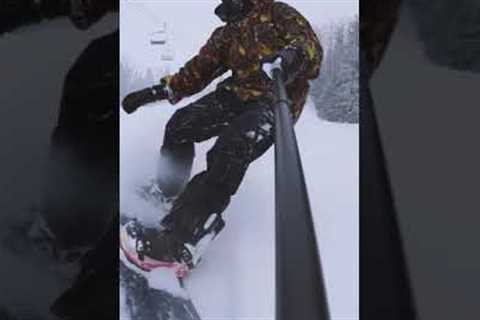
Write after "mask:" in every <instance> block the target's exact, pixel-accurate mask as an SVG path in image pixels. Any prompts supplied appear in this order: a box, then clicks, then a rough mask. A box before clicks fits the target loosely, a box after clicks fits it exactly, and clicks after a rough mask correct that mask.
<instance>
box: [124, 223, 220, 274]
mask: <svg viewBox="0 0 480 320" xmlns="http://www.w3.org/2000/svg"><path fill="white" fill-rule="evenodd" d="M167 220H168V219H167ZM224 226H225V222H224V221H223V219H222V218H221V217H220V216H219V215H216V214H215V215H212V216H211V217H210V219H208V221H207V222H206V223H205V225H204V226H202V227H199V228H196V231H195V234H194V235H193V236H192V237H191V239H189V240H187V241H184V240H181V239H180V238H179V237H178V236H176V234H175V230H170V229H169V228H168V227H166V225H165V224H164V225H163V226H162V227H161V228H160V229H156V228H151V227H150V228H149V227H144V226H142V225H141V224H140V223H139V222H138V221H137V220H132V221H130V222H128V223H126V224H125V225H123V226H122V227H121V229H120V249H121V258H122V259H123V260H124V262H125V263H126V264H127V265H128V266H133V267H134V268H137V269H140V271H143V272H150V271H152V270H155V269H159V268H167V269H170V270H173V271H174V272H175V274H176V276H177V277H178V278H179V279H182V278H184V277H185V276H187V275H188V273H189V271H190V270H192V269H193V268H195V267H196V266H197V265H198V263H199V262H200V258H201V256H202V254H203V253H204V252H205V249H206V248H207V246H208V244H209V243H210V242H211V241H212V240H213V239H214V238H215V237H216V235H217V234H218V233H219V232H220V231H221V230H222V229H223V227H224Z"/></svg>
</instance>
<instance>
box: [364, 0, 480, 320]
mask: <svg viewBox="0 0 480 320" xmlns="http://www.w3.org/2000/svg"><path fill="white" fill-rule="evenodd" d="M403 7H405V8H403ZM407 7H408V9H409V10H410V12H411V14H412V16H413V18H414V19H413V22H414V28H415V29H416V32H417V33H418V36H419V39H420V44H421V46H422V50H423V52H424V53H425V55H426V57H427V58H428V59H429V60H430V62H432V63H433V64H435V65H437V66H442V67H446V68H450V69H454V70H459V71H468V72H473V73H478V72H480V46H479V43H480V3H478V1H474V0H461V1H447V0H445V1H443V0H442V1H429V0H388V1H361V6H360V9H361V15H360V19H361V35H360V36H361V52H360V54H361V70H360V74H361V79H360V80H361V88H362V91H361V101H360V106H361V126H360V130H361V131H360V134H361V148H360V161H361V189H360V190H361V191H360V192H361V225H360V226H361V238H360V245H361V251H360V252H361V264H360V267H361V316H362V317H365V318H367V319H391V320H396V319H399V320H400V319H402V320H403V319H408V320H410V319H417V318H418V312H417V310H416V306H415V301H414V295H413V292H412V288H411V281H410V277H409V272H408V268H407V263H406V259H405V253H404V249H403V245H402V239H401V232H400V228H399V222H398V220H397V213H396V211H395V206H394V199H393V197H392V191H391V186H390V181H389V176H388V172H387V167H388V166H386V162H385V157H384V152H383V148H382V143H381V138H380V135H379V131H378V123H377V117H376V112H375V107H374V102H373V101H372V95H371V92H370V82H371V79H372V76H373V74H374V72H375V71H376V69H377V68H378V67H379V65H380V64H381V62H382V60H383V56H384V53H385V51H386V49H387V47H388V44H389V41H390V38H391V35H392V33H393V31H394V29H395V27H396V25H397V20H398V18H399V15H400V11H401V10H404V9H407ZM413 76H415V75H413ZM400 90H401V88H400Z"/></svg>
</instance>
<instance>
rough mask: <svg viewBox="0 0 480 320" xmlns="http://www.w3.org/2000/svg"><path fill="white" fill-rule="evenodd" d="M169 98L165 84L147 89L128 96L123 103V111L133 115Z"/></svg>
mask: <svg viewBox="0 0 480 320" xmlns="http://www.w3.org/2000/svg"><path fill="white" fill-rule="evenodd" d="M167 98H168V91H167V88H166V87H165V85H164V84H159V85H156V86H153V87H149V88H145V89H143V90H140V91H135V92H132V93H130V94H129V95H127V96H126V97H125V98H124V99H123V101H122V106H123V110H125V112H126V113H129V114H130V113H133V112H135V111H136V110H137V109H138V108H140V107H141V106H143V105H146V104H148V103H151V102H155V101H160V100H164V99H167Z"/></svg>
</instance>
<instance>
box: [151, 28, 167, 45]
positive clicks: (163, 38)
mask: <svg viewBox="0 0 480 320" xmlns="http://www.w3.org/2000/svg"><path fill="white" fill-rule="evenodd" d="M166 43H167V34H166V32H164V31H156V32H154V33H152V34H151V35H150V44H151V45H165V44H166Z"/></svg>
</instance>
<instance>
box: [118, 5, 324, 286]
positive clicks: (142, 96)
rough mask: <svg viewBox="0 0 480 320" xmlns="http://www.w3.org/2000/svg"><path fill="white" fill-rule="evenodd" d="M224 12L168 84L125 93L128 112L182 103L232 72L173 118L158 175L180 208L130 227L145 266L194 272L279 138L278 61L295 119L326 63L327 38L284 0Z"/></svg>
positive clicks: (131, 242) (130, 255) (126, 249)
mask: <svg viewBox="0 0 480 320" xmlns="http://www.w3.org/2000/svg"><path fill="white" fill-rule="evenodd" d="M215 13H216V14H217V16H218V17H219V18H220V19H221V20H222V21H223V22H225V24H224V25H223V26H221V27H219V28H217V29H216V30H215V31H214V32H213V34H212V35H211V37H210V39H209V40H208V42H207V43H206V44H205V45H204V46H203V47H202V48H201V49H200V52H199V53H198V55H196V56H195V57H193V58H192V59H191V60H190V61H189V62H187V63H186V65H185V66H184V67H183V68H181V69H180V70H179V71H178V72H177V73H176V74H173V75H170V76H167V77H164V78H163V79H161V81H160V84H158V85H155V86H153V87H151V88H146V89H143V90H140V91H138V92H134V93H131V94H129V95H128V96H127V97H125V99H124V100H123V102H122V105H123V108H124V110H125V111H126V112H127V113H132V112H134V111H135V110H137V109H138V108H139V107H141V106H143V105H146V104H148V103H152V102H155V101H161V100H164V99H167V100H168V101H169V102H170V103H172V104H176V103H178V102H179V101H180V100H181V99H182V98H184V97H187V96H190V95H193V94H195V93H198V92H200V91H201V90H203V89H204V88H205V87H206V86H207V85H208V84H209V83H210V82H211V81H213V80H214V79H215V78H217V77H219V76H220V75H222V74H224V73H226V72H227V71H228V70H231V71H232V76H231V77H229V78H228V79H226V80H224V81H222V82H221V83H220V84H219V85H218V86H217V88H216V90H215V91H214V92H212V93H209V94H207V95H206V96H204V97H202V98H201V99H199V100H198V101H196V102H193V103H191V104H190V105H188V106H186V107H183V108H181V109H179V110H177V111H176V112H175V114H174V115H173V116H172V117H171V119H170V120H169V122H168V124H167V125H166V130H165V136H164V141H163V146H162V147H161V151H160V160H159V172H158V176H157V179H156V184H157V186H158V189H159V190H161V192H162V194H163V197H165V198H169V199H173V205H172V209H171V210H170V213H169V214H168V215H167V216H166V217H165V218H164V219H163V220H162V222H161V225H160V226H159V227H158V228H148V227H144V226H142V225H141V224H140V223H139V222H137V221H136V220H133V221H130V222H128V223H126V224H125V225H124V226H122V228H121V233H120V242H121V243H120V245H121V250H122V254H123V255H124V257H125V258H126V261H127V262H128V263H129V264H133V266H134V267H137V268H140V269H142V270H144V271H151V270H153V269H155V268H157V267H168V268H171V269H173V270H175V272H176V274H177V276H178V277H179V278H181V277H183V276H185V275H186V274H187V273H188V271H189V270H191V269H192V268H193V267H195V265H196V264H197V263H198V261H199V259H200V256H201V254H202V252H203V250H204V248H205V247H206V244H208V242H209V240H211V239H212V238H213V237H215V236H216V234H218V232H220V230H221V229H222V228H223V226H224V221H223V218H222V212H223V211H224V210H225V208H226V207H227V206H228V204H229V202H230V198H231V197H232V196H233V195H234V194H235V193H236V192H237V190H238V188H239V186H240V183H241V181H242V179H243V177H244V175H245V172H246V170H247V168H248V166H249V164H250V163H252V162H253V161H254V160H256V159H257V158H259V157H260V156H262V155H263V154H264V153H265V151H267V149H269V147H270V146H271V145H272V144H273V142H274V141H273V140H274V121H275V120H274V110H273V108H274V107H275V100H276V97H275V93H274V83H273V81H272V74H271V70H272V67H273V66H274V65H278V66H281V68H282V70H283V74H284V82H285V84H286V88H287V92H288V95H289V98H290V99H291V100H292V104H291V106H292V107H291V113H292V117H293V118H294V120H297V119H298V117H299V116H300V113H301V111H302V108H303V106H304V104H305V101H306V97H307V94H308V90H309V82H308V81H309V80H311V79H314V78H316V77H317V76H318V74H319V71H320V64H321V61H322V56H323V50H322V47H321V45H320V42H319V40H318V39H317V37H316V35H315V33H314V31H313V30H312V27H311V26H310V24H309V22H308V21H307V20H306V19H305V18H304V17H303V16H302V15H301V14H300V13H299V12H298V11H296V10H295V9H294V8H292V7H291V6H289V5H287V4H285V3H282V2H275V1H274V0H222V3H221V4H220V5H219V6H218V7H217V8H216V10H215ZM212 137H218V139H217V141H216V143H215V145H214V146H213V148H212V149H211V150H210V151H209V152H208V154H207V169H206V170H205V171H203V172H201V173H199V174H198V175H196V176H194V177H193V178H192V179H191V180H190V181H189V182H188V183H187V181H188V178H189V177H190V173H191V168H192V162H193V158H194V143H195V142H202V141H205V140H207V139H209V138H212Z"/></svg>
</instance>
